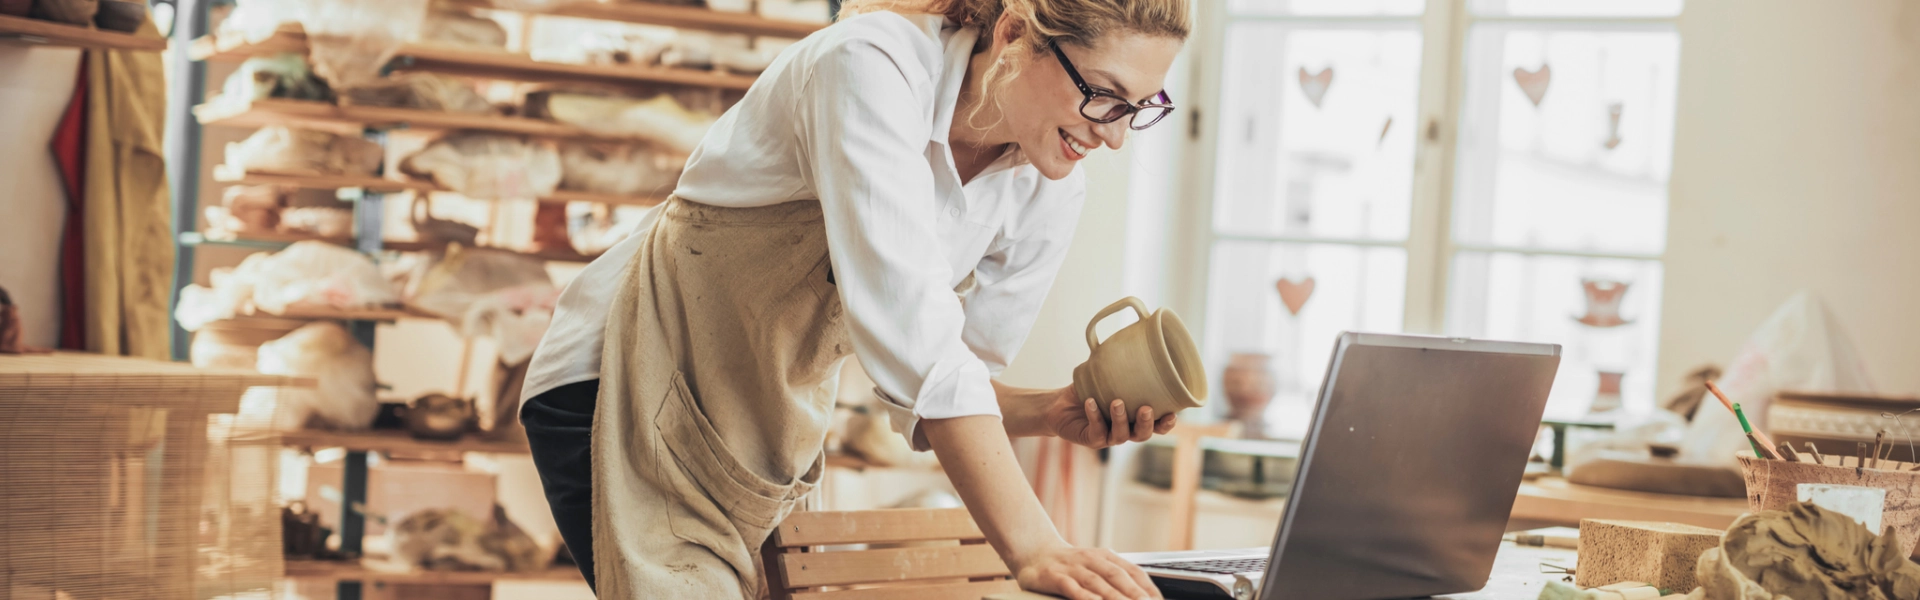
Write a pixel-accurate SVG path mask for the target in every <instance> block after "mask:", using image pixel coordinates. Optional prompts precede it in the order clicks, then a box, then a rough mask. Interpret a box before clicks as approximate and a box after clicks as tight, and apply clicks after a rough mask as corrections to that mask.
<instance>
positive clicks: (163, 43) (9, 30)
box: [0, 15, 167, 52]
mask: <svg viewBox="0 0 1920 600" xmlns="http://www.w3.org/2000/svg"><path fill="white" fill-rule="evenodd" d="M0 42H15V43H24V44H37V45H44V46H62V47H68V48H87V49H92V50H147V51H153V52H158V51H161V50H166V49H167V40H166V38H159V37H146V36H139V35H134V34H131V33H120V32H117V31H101V30H98V29H94V28H92V27H81V26H78V25H68V24H65V23H55V22H52V21H42V20H39V19H28V18H24V17H9V16H6V15H0Z"/></svg>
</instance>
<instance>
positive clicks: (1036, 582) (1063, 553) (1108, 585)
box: [1013, 544, 1161, 600]
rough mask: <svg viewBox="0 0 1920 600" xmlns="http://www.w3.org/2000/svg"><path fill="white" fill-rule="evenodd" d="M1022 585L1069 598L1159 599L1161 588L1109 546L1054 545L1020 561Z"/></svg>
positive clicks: (1017, 576)
mask: <svg viewBox="0 0 1920 600" xmlns="http://www.w3.org/2000/svg"><path fill="white" fill-rule="evenodd" d="M1013 574H1014V579H1015V580H1016V581H1018V582H1019V583H1020V588H1021V589H1024V590H1028V591H1033V592H1042V593H1048V594H1053V595H1056V596H1060V597H1063V598H1067V599H1068V600H1148V599H1153V600H1159V599H1160V598H1161V596H1160V590H1159V589H1158V588H1155V587H1154V586H1153V581H1152V580H1150V579H1148V578H1147V574H1146V573H1145V572H1142V571H1141V570H1140V567H1136V566H1134V565H1133V563H1130V562H1127V561H1125V560H1123V559H1121V558H1120V555H1117V554H1114V553H1113V551H1112V550H1107V549H1105V548H1075V547H1073V546H1068V545H1065V544H1061V545H1057V546H1053V547H1051V548H1048V549H1046V550H1042V551H1040V552H1036V553H1034V555H1033V556H1032V557H1031V558H1029V559H1027V560H1025V561H1023V562H1022V564H1019V565H1016V568H1015V569H1014V573H1013Z"/></svg>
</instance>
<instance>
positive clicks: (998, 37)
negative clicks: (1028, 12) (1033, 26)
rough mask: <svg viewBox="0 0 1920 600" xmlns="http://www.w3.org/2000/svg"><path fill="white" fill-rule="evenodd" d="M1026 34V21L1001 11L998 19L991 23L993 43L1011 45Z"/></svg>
mask: <svg viewBox="0 0 1920 600" xmlns="http://www.w3.org/2000/svg"><path fill="white" fill-rule="evenodd" d="M1026 34H1027V22H1026V21H1022V20H1020V19H1018V18H1015V17H1014V16H1013V15H1011V14H1008V13H1007V12H1006V11H1001V13H1000V20H998V21H994V23H993V41H994V43H995V44H1000V45H1006V46H1011V45H1013V44H1014V42H1018V41H1020V38H1021V37H1023V36H1025V35H1026Z"/></svg>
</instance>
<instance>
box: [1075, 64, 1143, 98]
mask: <svg viewBox="0 0 1920 600" xmlns="http://www.w3.org/2000/svg"><path fill="white" fill-rule="evenodd" d="M1086 72H1088V73H1092V74H1094V75H1099V76H1101V77H1103V78H1105V79H1106V80H1107V81H1111V82H1113V91H1114V93H1116V94H1120V97H1122V98H1132V97H1133V94H1130V93H1127V86H1126V85H1125V84H1122V83H1120V78H1119V77H1114V76H1113V74H1112V73H1108V72H1106V71H1103V70H1100V69H1087V70H1086Z"/></svg>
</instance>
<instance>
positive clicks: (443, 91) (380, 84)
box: [341, 21, 495, 115]
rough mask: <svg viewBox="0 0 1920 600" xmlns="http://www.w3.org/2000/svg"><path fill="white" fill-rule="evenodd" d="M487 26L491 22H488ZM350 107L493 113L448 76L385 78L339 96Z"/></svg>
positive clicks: (466, 87)
mask: <svg viewBox="0 0 1920 600" xmlns="http://www.w3.org/2000/svg"><path fill="white" fill-rule="evenodd" d="M489 23H491V21H489ZM341 96H343V98H344V100H346V101H347V102H348V103H351V104H358V105H362V106H386V107H392V108H412V109H418V110H431V111H438V112H448V113H459V114H468V115H485V114H493V113H494V112H495V111H494V108H493V104H491V103H488V102H487V99H486V98H482V97H480V94H479V92H475V91H473V86H472V85H469V84H467V83H466V82H463V81H460V80H458V79H453V78H451V77H441V76H439V75H429V74H425V73H414V74H409V75H401V76H396V77H389V78H386V79H382V80H380V81H377V82H374V83H372V84H369V85H364V86H360V87H356V88H352V89H348V90H346V91H345V92H343V93H342V94H341Z"/></svg>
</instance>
